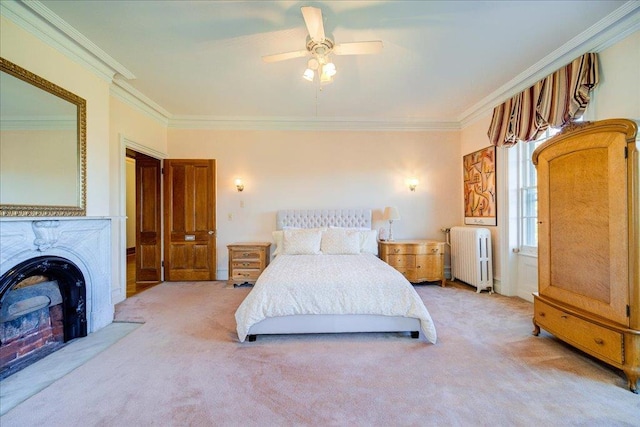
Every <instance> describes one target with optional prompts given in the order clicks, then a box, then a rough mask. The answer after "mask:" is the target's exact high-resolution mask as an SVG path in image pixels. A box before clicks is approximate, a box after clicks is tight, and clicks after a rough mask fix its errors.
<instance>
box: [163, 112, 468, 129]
mask: <svg viewBox="0 0 640 427" xmlns="http://www.w3.org/2000/svg"><path fill="white" fill-rule="evenodd" d="M169 127H170V128H173V129H212V130H294V131H385V132H422V131H456V130H460V124H459V123H458V122H447V121H442V122H430V121H424V120H414V119H404V120H402V119H399V120H372V119H368V118H353V119H342V118H331V117H329V118H313V119H308V118H296V117H208V116H173V117H172V118H171V119H170V120H169Z"/></svg>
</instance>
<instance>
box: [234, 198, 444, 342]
mask: <svg viewBox="0 0 640 427" xmlns="http://www.w3.org/2000/svg"><path fill="white" fill-rule="evenodd" d="M273 234H274V240H275V242H276V248H275V251H274V254H275V258H274V260H273V261H272V262H271V263H270V264H269V266H268V267H267V268H266V269H265V270H264V271H263V273H262V274H261V275H260V277H259V278H258V280H257V281H256V283H255V285H254V287H253V288H252V290H251V292H250V293H249V294H248V295H247V297H246V298H245V299H244V300H243V302H242V303H241V304H240V306H239V307H238V309H237V311H236V314H235V318H236V324H237V332H238V338H239V340H240V341H241V342H244V341H245V340H249V341H255V339H256V337H257V336H258V335H269V334H308V333H345V332H407V333H409V334H410V336H411V337H413V338H419V337H420V332H422V336H423V337H424V338H425V339H426V340H427V341H429V342H432V343H435V342H436V331H435V327H434V324H433V321H432V319H431V316H430V315H429V312H428V311H427V308H426V307H425V305H424V303H423V301H422V299H421V298H420V296H419V295H418V294H417V292H416V291H415V289H414V288H413V286H412V285H411V283H409V282H408V281H407V280H406V278H405V277H404V276H403V275H402V274H401V273H399V272H398V271H397V270H395V269H394V268H392V267H390V266H389V265H387V264H386V263H385V262H383V261H381V260H380V259H379V258H378V257H377V239H376V235H377V234H376V232H375V230H371V210H369V209H357V210H353V209H342V210H340V209H338V210H286V211H278V212H277V215H276V231H274V233H273Z"/></svg>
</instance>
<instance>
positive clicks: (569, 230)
mask: <svg viewBox="0 0 640 427" xmlns="http://www.w3.org/2000/svg"><path fill="white" fill-rule="evenodd" d="M625 146H626V141H625V139H624V137H623V136H619V137H612V136H604V137H603V136H602V135H598V134H594V135H592V136H590V137H589V138H587V140H586V141H585V140H583V141H580V144H577V143H575V144H574V143H572V142H571V141H568V142H567V143H565V144H563V145H562V146H557V147H550V148H549V149H548V150H545V151H544V152H543V153H542V154H541V155H540V156H539V158H538V170H539V171H540V175H539V176H540V181H539V182H538V189H539V200H538V208H539V221H540V223H539V229H538V231H539V233H538V234H539V239H540V240H541V242H540V244H539V247H540V251H539V253H538V262H539V273H540V274H539V281H540V283H539V293H540V294H541V295H545V296H548V297H550V298H553V299H556V300H558V301H562V302H566V303H570V304H572V305H574V306H576V307H578V308H582V309H585V310H589V311H590V312H593V313H595V314H597V315H600V316H602V317H605V318H607V319H611V320H614V321H616V322H618V323H620V324H628V317H627V313H626V307H627V304H628V302H629V296H628V294H625V293H621V292H615V291H612V290H613V289H615V287H614V286H613V284H615V283H620V282H626V281H627V280H628V272H629V270H628V237H627V232H626V230H627V223H628V206H627V197H626V191H627V187H626V174H625V173H624V172H625V171H626V159H625V156H624V149H625ZM542 240H545V241H544V242H542ZM580 296H581V297H583V298H579V297H580Z"/></svg>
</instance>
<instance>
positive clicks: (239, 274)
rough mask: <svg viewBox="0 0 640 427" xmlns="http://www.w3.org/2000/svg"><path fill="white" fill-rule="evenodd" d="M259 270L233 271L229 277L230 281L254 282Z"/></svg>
mask: <svg viewBox="0 0 640 427" xmlns="http://www.w3.org/2000/svg"><path fill="white" fill-rule="evenodd" d="M260 273H261V271H260V270H245V269H234V270H233V274H232V276H231V278H232V280H246V281H255V280H257V279H258V276H260Z"/></svg>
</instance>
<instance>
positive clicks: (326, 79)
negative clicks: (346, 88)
mask: <svg viewBox="0 0 640 427" xmlns="http://www.w3.org/2000/svg"><path fill="white" fill-rule="evenodd" d="M332 81H333V77H331V76H330V75H328V74H325V73H322V74H320V83H331V82H332Z"/></svg>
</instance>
